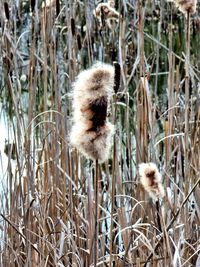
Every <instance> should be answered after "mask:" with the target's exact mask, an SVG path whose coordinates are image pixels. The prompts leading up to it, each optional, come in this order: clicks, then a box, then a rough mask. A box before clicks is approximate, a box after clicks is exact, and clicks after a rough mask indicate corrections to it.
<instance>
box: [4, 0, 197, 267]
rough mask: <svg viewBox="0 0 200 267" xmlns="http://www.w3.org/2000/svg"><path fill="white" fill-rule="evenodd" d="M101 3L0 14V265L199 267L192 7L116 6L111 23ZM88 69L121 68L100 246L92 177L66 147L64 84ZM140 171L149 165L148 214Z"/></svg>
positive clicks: (36, 5)
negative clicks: (155, 192)
mask: <svg viewBox="0 0 200 267" xmlns="http://www.w3.org/2000/svg"><path fill="white" fill-rule="evenodd" d="M110 2H112V3H114V1H110ZM98 3H99V2H97V1H93V0H90V1H88V0H85V1H79V0H75V1H72V0H62V1H59V0H56V1H48V2H46V4H44V3H42V1H39V0H38V1H34V0H31V1H23V0H18V1H14V0H7V1H1V2H0V54H1V57H0V70H1V71H0V92H1V115H2V116H3V117H2V116H1V117H2V118H3V120H2V121H3V122H2V123H3V124H2V126H1V127H2V129H1V139H2V138H3V136H4V137H6V140H1V142H2V145H1V146H0V147H1V162H3V164H1V177H0V178H1V186H0V199H1V217H0V240H1V241H0V266H2V267H13V266H19V267H22V266H31V267H35V266H40V267H44V266H48V267H50V266H63V267H64V266H73V267H75V266H85V267H88V266H94V265H96V264H94V261H96V260H97V265H96V266H110V267H111V266H118V267H120V266H137V267H139V266H166V267H169V266H177V267H180V266H185V267H189V266H191V267H192V266H195V265H196V266H199V265H198V264H199V261H200V259H199V257H200V256H199V257H198V255H200V254H199V251H200V243H199V240H200V226H199V225H200V187H199V179H200V178H199V177H200V53H199V42H200V18H199V16H198V15H199V7H198V6H197V12H196V13H195V14H193V15H191V16H189V15H188V14H186V15H184V14H183V13H181V12H180V11H179V10H178V9H177V7H176V6H175V5H174V3H171V2H167V1H156V0H146V1H141V0H128V1H120V0H116V1H115V3H114V5H115V9H116V12H119V14H120V15H119V17H118V15H116V14H117V13H115V12H114V14H115V19H114V20H112V21H109V22H108V21H107V20H106V18H105V17H103V16H101V17H100V20H99V18H97V17H95V16H94V9H95V7H96V6H97V4H98ZM96 61H100V62H105V63H109V64H111V65H113V64H114V62H118V63H119V64H120V67H121V73H120V81H119V80H118V81H119V82H120V84H119V89H118V92H116V94H115V95H113V101H112V105H111V110H110V117H109V120H110V121H111V122H112V123H113V124H114V125H115V134H114V138H113V140H112V151H111V153H110V156H109V159H108V160H107V161H106V162H105V163H103V164H100V165H99V167H98V180H99V182H98V192H99V194H98V198H99V205H98V238H95V217H94V211H95V194H94V191H95V186H96V184H95V172H96V171H97V169H96V170H95V164H94V162H93V161H91V160H87V159H86V158H85V157H84V156H82V155H81V154H79V152H78V151H77V150H76V149H74V148H73V147H72V146H71V145H70V143H69V133H70V130H71V126H72V121H71V118H72V100H71V97H70V92H71V90H72V85H73V82H74V81H75V79H76V76H77V75H78V74H79V73H80V71H82V70H83V69H86V68H88V67H90V66H91V65H92V64H93V63H94V62H96ZM3 128H6V133H3ZM3 158H4V159H5V158H6V160H3ZM141 162H154V163H156V165H157V166H158V167H159V170H160V172H161V175H162V183H163V186H164V189H165V197H163V198H162V199H160V200H159V201H158V202H155V201H154V200H152V199H150V198H149V196H148V194H147V193H146V192H145V191H144V189H143V187H142V186H141V184H140V183H139V175H138V164H139V163H141ZM95 242H96V246H95V244H94V243H95ZM94 247H96V248H97V251H95V250H94ZM94 254H96V255H94ZM95 257H96V259H95Z"/></svg>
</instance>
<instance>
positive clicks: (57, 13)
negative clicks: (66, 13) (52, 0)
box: [56, 0, 60, 16]
mask: <svg viewBox="0 0 200 267" xmlns="http://www.w3.org/2000/svg"><path fill="white" fill-rule="evenodd" d="M59 13H60V1H59V0H56V16H58V15H59Z"/></svg>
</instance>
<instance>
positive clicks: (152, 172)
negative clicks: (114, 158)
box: [139, 162, 165, 200]
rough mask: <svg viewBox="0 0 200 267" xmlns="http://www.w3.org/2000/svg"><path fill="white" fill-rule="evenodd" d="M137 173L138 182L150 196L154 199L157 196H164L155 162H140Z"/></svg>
mask: <svg viewBox="0 0 200 267" xmlns="http://www.w3.org/2000/svg"><path fill="white" fill-rule="evenodd" d="M139 175H140V182H141V184H142V185H143V187H144V189H145V190H146V191H147V192H148V193H149V196H150V197H152V198H153V199H154V200H157V199H158V198H159V197H164V195H165V192H164V188H163V185H162V183H161V174H160V173H159V171H158V168H157V166H156V164H154V163H152V162H149V163H141V164H140V165H139Z"/></svg>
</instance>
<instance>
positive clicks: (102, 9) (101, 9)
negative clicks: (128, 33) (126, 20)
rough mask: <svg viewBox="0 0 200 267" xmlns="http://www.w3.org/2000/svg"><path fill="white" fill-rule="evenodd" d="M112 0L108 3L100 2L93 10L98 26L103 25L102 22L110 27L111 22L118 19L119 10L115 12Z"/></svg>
mask: <svg viewBox="0 0 200 267" xmlns="http://www.w3.org/2000/svg"><path fill="white" fill-rule="evenodd" d="M113 5H114V4H113V1H109V2H108V3H100V4H98V6H97V7H96V8H95V10H94V11H93V13H94V16H95V17H96V18H97V19H98V21H99V24H100V26H101V27H102V26H103V25H104V22H106V24H107V25H108V27H109V28H112V22H113V21H116V22H118V20H119V17H120V15H119V12H117V11H116V10H115V8H114V6H113Z"/></svg>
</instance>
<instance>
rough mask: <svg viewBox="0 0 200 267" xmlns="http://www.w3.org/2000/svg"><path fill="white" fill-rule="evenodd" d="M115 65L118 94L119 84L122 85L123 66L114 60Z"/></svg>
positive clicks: (116, 90)
mask: <svg viewBox="0 0 200 267" xmlns="http://www.w3.org/2000/svg"><path fill="white" fill-rule="evenodd" d="M113 65H114V68H115V78H114V81H115V83H114V92H115V94H116V93H117V92H118V90H119V86H120V77H121V76H120V75H121V67H120V64H119V63H118V62H114V63H113Z"/></svg>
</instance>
